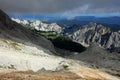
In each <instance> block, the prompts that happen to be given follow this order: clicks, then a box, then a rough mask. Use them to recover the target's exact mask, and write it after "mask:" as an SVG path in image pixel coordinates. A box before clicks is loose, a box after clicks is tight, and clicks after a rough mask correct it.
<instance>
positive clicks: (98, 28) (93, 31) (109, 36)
mask: <svg viewBox="0 0 120 80" xmlns="http://www.w3.org/2000/svg"><path fill="white" fill-rule="evenodd" d="M66 31H67V32H65V33H66V34H67V35H69V37H70V38H71V39H72V40H73V41H75V42H78V43H81V44H83V45H84V46H89V45H90V44H91V43H92V42H96V43H98V44H99V45H100V46H102V47H104V48H106V49H114V48H116V47H120V32H112V31H111V30H110V29H109V28H106V27H104V26H103V25H97V24H96V23H89V24H88V25H84V26H83V27H79V28H77V29H76V31H75V30H74V31H71V29H68V30H66Z"/></svg>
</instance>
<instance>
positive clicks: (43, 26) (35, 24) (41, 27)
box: [12, 18, 62, 33]
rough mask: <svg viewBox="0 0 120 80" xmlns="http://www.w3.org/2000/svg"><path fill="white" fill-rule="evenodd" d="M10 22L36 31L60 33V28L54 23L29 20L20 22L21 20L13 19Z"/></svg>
mask: <svg viewBox="0 0 120 80" xmlns="http://www.w3.org/2000/svg"><path fill="white" fill-rule="evenodd" d="M12 20H13V21H16V22H17V23H19V24H21V25H23V26H25V27H28V28H35V29H36V30H38V31H55V32H57V33H61V32H62V27H61V26H59V25H58V24H56V23H45V22H42V21H39V20H36V21H30V20H22V19H14V18H12Z"/></svg>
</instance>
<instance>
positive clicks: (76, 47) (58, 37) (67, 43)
mask: <svg viewBox="0 0 120 80" xmlns="http://www.w3.org/2000/svg"><path fill="white" fill-rule="evenodd" d="M29 30H30V31H32V32H33V33H34V34H36V35H41V36H43V37H45V38H47V39H48V40H50V41H51V42H52V43H53V45H54V46H55V47H57V48H60V49H64V50H68V51H71V52H83V51H84V50H86V48H85V47H84V46H82V45H81V44H79V43H76V42H73V41H72V40H71V39H70V38H69V37H68V36H66V35H63V34H60V33H57V32H54V31H37V30H35V29H32V28H31V29H29Z"/></svg>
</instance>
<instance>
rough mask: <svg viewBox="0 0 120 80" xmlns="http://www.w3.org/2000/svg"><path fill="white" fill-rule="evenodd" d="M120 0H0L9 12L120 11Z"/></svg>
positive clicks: (2, 7) (0, 4) (1, 5)
mask: <svg viewBox="0 0 120 80" xmlns="http://www.w3.org/2000/svg"><path fill="white" fill-rule="evenodd" d="M119 5H120V0H0V8H1V9H2V10H4V11H6V12H7V13H64V14H68V13H70V14H72V13H80V14H82V13H86V14H87V13H119V12H120V7H119Z"/></svg>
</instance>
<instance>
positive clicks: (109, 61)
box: [70, 43, 120, 77]
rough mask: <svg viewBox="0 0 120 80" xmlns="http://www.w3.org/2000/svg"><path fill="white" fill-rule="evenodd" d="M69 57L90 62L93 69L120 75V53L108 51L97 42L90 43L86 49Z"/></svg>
mask: <svg viewBox="0 0 120 80" xmlns="http://www.w3.org/2000/svg"><path fill="white" fill-rule="evenodd" d="M70 58H72V59H77V60H80V61H84V62H86V63H88V64H91V65H92V67H93V68H95V69H101V70H103V71H105V72H108V73H110V74H114V75H116V76H119V75H120V71H119V70H120V59H119V58H120V54H117V53H110V52H108V51H106V50H105V49H104V48H101V47H100V46H99V44H96V43H92V44H91V45H90V46H89V47H88V48H87V50H86V51H84V52H82V53H80V54H74V55H71V56H70ZM116 63H117V64H116ZM119 77H120V76H119Z"/></svg>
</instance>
